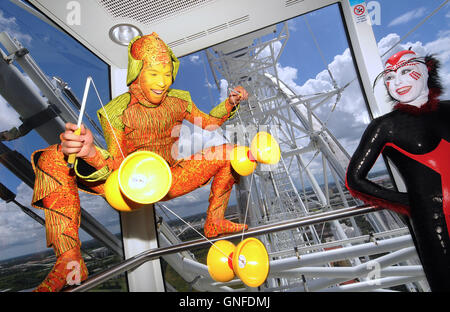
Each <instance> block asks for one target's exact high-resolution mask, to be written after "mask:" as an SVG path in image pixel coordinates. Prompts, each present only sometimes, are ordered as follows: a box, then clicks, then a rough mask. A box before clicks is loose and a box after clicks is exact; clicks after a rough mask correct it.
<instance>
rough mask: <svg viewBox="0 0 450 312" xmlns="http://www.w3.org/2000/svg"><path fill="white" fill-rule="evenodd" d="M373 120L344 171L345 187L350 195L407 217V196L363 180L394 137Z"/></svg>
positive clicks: (379, 119) (387, 129)
mask: <svg viewBox="0 0 450 312" xmlns="http://www.w3.org/2000/svg"><path fill="white" fill-rule="evenodd" d="M384 120H385V118H383V117H381V118H377V119H375V120H373V121H372V122H371V123H370V124H369V126H368V127H367V129H366V130H365V132H364V134H363V136H362V137H361V141H360V143H359V145H358V147H357V149H356V151H355V153H354V154H353V156H352V158H351V160H350V163H349V165H348V168H347V174H346V183H345V184H346V186H347V189H348V190H349V191H350V193H351V194H352V195H353V196H354V197H356V198H359V199H361V200H363V201H364V202H365V203H367V204H371V205H377V206H381V207H384V208H388V209H391V210H394V211H396V212H399V213H402V214H409V200H408V194H407V193H402V192H397V191H393V190H390V189H387V188H385V187H381V186H380V185H378V184H375V183H373V182H371V181H370V180H368V179H367V174H368V173H369V171H370V169H371V168H372V167H373V165H374V164H375V162H376V160H377V158H378V157H379V155H380V154H381V152H382V151H383V149H384V147H385V145H386V143H389V142H390V141H392V140H391V139H392V136H393V135H394V134H393V132H392V131H391V129H389V128H388V127H389V126H388V123H386V122H384Z"/></svg>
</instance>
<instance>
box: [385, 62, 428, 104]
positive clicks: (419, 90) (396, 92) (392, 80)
mask: <svg viewBox="0 0 450 312" xmlns="http://www.w3.org/2000/svg"><path fill="white" fill-rule="evenodd" d="M412 57H414V56H411V54H406V55H404V56H402V57H401V58H400V59H399V61H398V62H397V64H394V65H391V64H390V65H389V66H387V67H386V69H388V70H389V71H388V72H387V73H386V74H385V76H384V79H385V82H386V88H387V89H388V91H389V94H390V95H391V96H392V97H393V98H394V99H396V100H397V101H399V102H401V103H404V104H410V105H415V106H421V105H422V104H424V103H426V101H427V100H428V87H427V80H428V71H427V69H426V66H425V65H423V64H422V63H419V62H414V61H411V62H406V61H408V60H409V59H411V58H412ZM403 64H404V65H403ZM422 98H423V100H422Z"/></svg>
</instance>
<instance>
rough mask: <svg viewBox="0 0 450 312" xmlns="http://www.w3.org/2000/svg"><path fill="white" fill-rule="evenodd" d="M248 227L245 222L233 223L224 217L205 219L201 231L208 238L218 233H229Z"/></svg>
mask: <svg viewBox="0 0 450 312" xmlns="http://www.w3.org/2000/svg"><path fill="white" fill-rule="evenodd" d="M244 229H248V225H247V224H240V223H234V222H231V221H228V220H225V219H221V220H206V222H205V226H204V227H203V231H204V232H205V236H206V237H208V238H211V237H216V236H218V235H220V234H230V233H236V232H240V231H242V230H244Z"/></svg>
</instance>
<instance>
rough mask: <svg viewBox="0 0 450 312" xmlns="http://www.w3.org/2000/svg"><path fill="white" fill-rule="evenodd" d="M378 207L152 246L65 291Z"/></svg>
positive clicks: (341, 211) (83, 288)
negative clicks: (182, 255)
mask: <svg viewBox="0 0 450 312" xmlns="http://www.w3.org/2000/svg"><path fill="white" fill-rule="evenodd" d="M380 209H382V208H380V207H377V206H372V205H364V206H354V207H349V208H343V209H339V210H334V211H328V212H323V213H317V214H314V215H309V216H306V217H301V218H297V219H293V220H289V221H284V222H279V223H273V224H268V225H263V226H259V227H255V228H252V229H249V230H247V231H245V232H244V233H235V234H230V235H225V236H221V237H217V238H213V239H209V240H208V239H198V240H192V241H188V242H185V243H181V244H177V245H173V246H169V247H164V248H155V249H150V250H147V251H145V252H142V253H140V254H138V255H136V256H134V257H131V258H129V259H126V260H124V261H123V262H121V263H119V264H117V265H115V266H113V267H111V268H109V269H108V270H106V271H104V272H102V273H99V274H97V275H95V276H92V277H90V278H88V279H87V280H86V281H84V282H83V284H81V285H79V286H76V287H73V288H70V289H67V290H65V291H67V292H84V291H87V290H89V289H91V288H94V287H95V286H97V285H99V284H101V283H103V282H105V281H107V280H109V279H111V278H113V277H115V276H117V275H119V274H122V273H124V272H126V271H128V270H132V269H134V268H137V267H139V266H140V265H142V264H143V263H145V262H147V261H151V260H155V259H157V258H159V257H161V256H164V255H168V254H171V253H177V252H181V251H185V250H192V249H197V248H204V247H207V246H210V245H211V244H212V243H214V242H216V241H219V240H223V239H227V240H233V239H242V238H247V237H253V236H258V235H264V234H268V233H272V232H278V231H284V230H288V229H292V228H296V227H302V226H309V225H314V224H320V223H323V222H327V221H333V220H337V219H343V218H348V217H352V216H357V215H363V214H367V213H371V212H375V211H379V210H380Z"/></svg>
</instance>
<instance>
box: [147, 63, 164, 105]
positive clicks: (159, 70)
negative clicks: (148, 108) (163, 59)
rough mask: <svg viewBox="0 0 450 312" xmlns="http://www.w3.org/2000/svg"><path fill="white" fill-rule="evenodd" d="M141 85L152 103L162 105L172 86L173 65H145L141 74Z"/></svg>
mask: <svg viewBox="0 0 450 312" xmlns="http://www.w3.org/2000/svg"><path fill="white" fill-rule="evenodd" d="M139 84H140V86H141V89H142V91H143V92H144V95H145V97H146V98H147V100H148V101H149V102H150V103H152V104H156V105H158V104H160V103H161V101H162V100H163V99H164V98H165V96H166V94H167V91H168V89H169V87H170V86H171V85H172V65H171V64H158V65H149V64H145V65H144V67H143V68H142V71H141V73H140V74H139Z"/></svg>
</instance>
